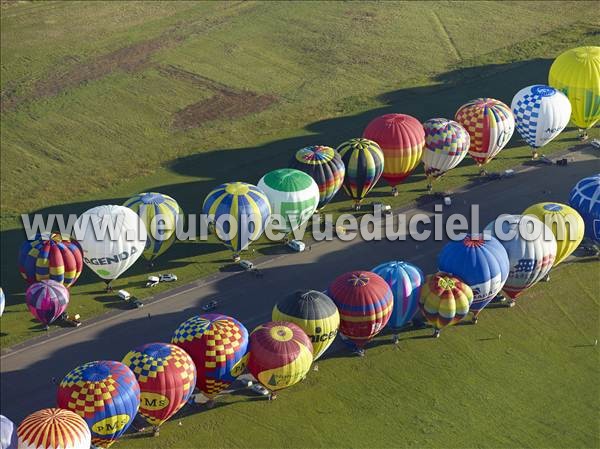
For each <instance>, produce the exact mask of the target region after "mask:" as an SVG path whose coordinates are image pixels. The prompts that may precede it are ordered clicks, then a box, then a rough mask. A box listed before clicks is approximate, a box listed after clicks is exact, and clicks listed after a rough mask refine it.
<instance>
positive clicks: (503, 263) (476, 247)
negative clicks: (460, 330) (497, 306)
mask: <svg viewBox="0 0 600 449" xmlns="http://www.w3.org/2000/svg"><path fill="white" fill-rule="evenodd" d="M488 237H489V238H488ZM509 267H510V262H509V260H508V254H507V253H506V250H505V249H504V247H503V246H502V244H501V243H500V242H499V241H498V240H497V239H496V238H494V237H491V236H486V238H484V236H483V235H480V234H473V235H467V236H466V237H465V238H464V239H463V240H461V241H458V242H449V243H447V244H446V246H444V248H442V251H441V252H440V254H439V256H438V268H439V270H440V271H443V272H445V273H448V274H450V275H452V276H457V277H459V278H460V279H461V280H462V281H463V282H465V283H466V284H467V285H468V286H469V287H471V290H473V303H472V304H471V312H473V323H476V322H477V317H478V315H479V313H480V312H481V311H482V310H483V308H484V307H485V306H487V305H488V303H489V302H490V301H491V300H492V299H494V297H495V296H496V295H497V294H498V293H499V292H500V290H502V287H504V283H505V282H506V279H507V277H508V271H509Z"/></svg>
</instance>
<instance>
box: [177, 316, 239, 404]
mask: <svg viewBox="0 0 600 449" xmlns="http://www.w3.org/2000/svg"><path fill="white" fill-rule="evenodd" d="M171 343H172V344H174V345H177V346H179V347H180V348H181V349H183V350H184V351H185V352H187V353H188V354H189V355H190V356H191V357H192V360H193V361H194V363H195V364H196V371H197V380H196V386H197V387H198V388H199V389H200V390H201V391H202V393H204V395H205V396H207V397H209V398H213V397H214V396H216V395H217V394H219V393H220V392H221V391H222V390H224V389H225V388H227V387H228V386H229V385H231V383H232V382H233V381H234V380H235V379H236V377H238V376H239V375H240V374H242V372H243V371H244V369H245V367H246V359H245V357H244V356H245V355H246V349H247V348H248V331H247V330H246V328H245V327H244V326H243V325H242V323H240V322H239V321H238V320H236V319H235V318H231V317H229V316H226V315H220V314H213V313H209V314H206V315H196V316H193V317H191V318H189V319H188V320H186V321H184V322H183V323H181V324H180V325H179V327H178V328H177V329H176V330H175V333H174V334H173V337H172V338H171Z"/></svg>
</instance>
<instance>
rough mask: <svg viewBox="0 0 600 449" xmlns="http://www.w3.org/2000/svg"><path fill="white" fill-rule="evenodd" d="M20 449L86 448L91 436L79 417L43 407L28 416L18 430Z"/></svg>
mask: <svg viewBox="0 0 600 449" xmlns="http://www.w3.org/2000/svg"><path fill="white" fill-rule="evenodd" d="M17 438H18V445H19V449H89V448H90V446H91V444H92V436H91V434H90V429H89V428H88V425H87V423H86V422H85V421H84V420H83V418H82V417H81V416H79V415H78V414H76V413H73V412H72V411H70V410H64V409H62V408H45V409H43V410H39V411H37V412H35V413H32V414H31V415H29V416H27V417H26V418H25V419H24V420H23V421H22V422H21V424H20V425H19V427H18V428H17Z"/></svg>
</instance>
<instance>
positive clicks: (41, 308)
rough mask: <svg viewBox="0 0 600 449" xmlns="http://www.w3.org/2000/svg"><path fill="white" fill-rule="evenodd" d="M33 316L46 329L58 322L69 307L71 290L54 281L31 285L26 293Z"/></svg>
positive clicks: (48, 280) (27, 302)
mask: <svg viewBox="0 0 600 449" xmlns="http://www.w3.org/2000/svg"><path fill="white" fill-rule="evenodd" d="M25 303H26V304H27V308H28V309H29V311H30V312H31V314H32V315H33V316H34V317H35V318H36V319H37V320H38V321H39V322H41V323H42V324H44V325H45V326H46V327H47V326H49V325H50V324H52V323H53V322H54V321H56V319H57V318H59V317H60V316H61V315H62V314H63V312H64V311H65V310H67V306H68V305H69V290H67V288H66V287H65V286H64V285H63V284H60V283H59V282H56V281H53V280H52V279H46V280H44V281H40V282H36V283H35V284H31V285H30V286H29V288H28V289H27V291H26V292H25Z"/></svg>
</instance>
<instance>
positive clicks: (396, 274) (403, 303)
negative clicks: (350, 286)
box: [371, 260, 425, 343]
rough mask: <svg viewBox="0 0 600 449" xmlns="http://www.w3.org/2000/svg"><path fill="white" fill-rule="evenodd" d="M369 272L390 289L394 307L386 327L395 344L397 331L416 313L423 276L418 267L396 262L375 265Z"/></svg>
mask: <svg viewBox="0 0 600 449" xmlns="http://www.w3.org/2000/svg"><path fill="white" fill-rule="evenodd" d="M371 271H372V272H373V273H375V274H378V275H379V276H381V277H382V278H383V280H385V282H387V284H388V285H389V286H390V288H391V289H392V294H393V296H394V305H393V308H392V314H391V315H390V320H389V321H388V323H387V326H388V327H389V328H391V329H392V331H393V332H394V337H393V341H394V343H397V342H398V330H399V329H401V328H402V327H404V326H406V325H407V324H408V323H409V322H410V321H411V320H412V319H413V317H414V316H415V314H416V313H417V310H418V308H419V296H420V294H421V286H422V285H423V283H424V282H425V275H424V274H423V272H422V271H421V269H420V268H419V267H417V266H415V265H413V264H411V263H408V262H403V261H396V260H394V261H391V262H386V263H382V264H381V265H377V266H376V267H375V268H373V269H372V270H371Z"/></svg>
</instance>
